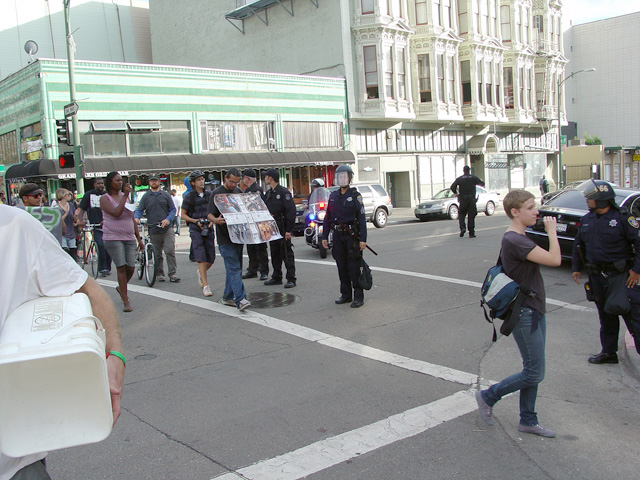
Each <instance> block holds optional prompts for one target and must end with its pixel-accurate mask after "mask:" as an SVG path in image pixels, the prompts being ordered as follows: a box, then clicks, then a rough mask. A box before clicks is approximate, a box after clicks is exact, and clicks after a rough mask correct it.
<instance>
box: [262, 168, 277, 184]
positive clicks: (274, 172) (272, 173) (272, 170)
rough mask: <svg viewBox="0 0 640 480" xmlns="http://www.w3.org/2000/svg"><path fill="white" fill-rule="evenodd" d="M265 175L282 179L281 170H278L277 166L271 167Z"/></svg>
mask: <svg viewBox="0 0 640 480" xmlns="http://www.w3.org/2000/svg"><path fill="white" fill-rule="evenodd" d="M265 175H268V176H270V177H271V178H273V179H274V180H275V181H276V182H277V181H278V180H280V172H278V170H276V169H275V168H270V169H269V170H267V171H266V172H265Z"/></svg>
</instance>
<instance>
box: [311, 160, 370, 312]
mask: <svg viewBox="0 0 640 480" xmlns="http://www.w3.org/2000/svg"><path fill="white" fill-rule="evenodd" d="M352 179H353V170H351V167H349V166H348V165H340V166H339V167H338V168H337V169H336V182H337V183H338V185H340V188H339V189H338V190H336V191H334V192H331V195H330V196H329V202H328V203H329V205H328V206H327V214H326V215H325V217H324V218H325V219H324V229H323V232H322V246H323V247H324V248H325V249H327V248H329V233H330V231H331V230H332V229H333V232H334V233H333V247H332V248H331V254H332V255H333V258H334V259H335V261H336V265H337V266H338V277H339V278H340V298H338V299H337V300H336V301H335V303H336V304H338V305H341V304H343V303H349V302H351V308H359V307H361V306H362V305H363V304H364V290H363V289H362V288H361V287H360V286H359V285H358V276H359V274H360V259H361V258H362V251H363V250H364V249H365V248H366V246H367V243H366V242H367V218H366V216H365V212H364V203H363V201H362V195H360V193H359V192H358V189H356V188H355V187H350V184H351V180H352ZM347 228H348V229H349V230H350V231H351V233H352V234H354V235H356V236H357V237H358V238H359V241H358V240H355V239H354V238H353V237H352V235H350V234H349V233H348V232H347Z"/></svg>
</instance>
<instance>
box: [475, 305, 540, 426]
mask: <svg viewBox="0 0 640 480" xmlns="http://www.w3.org/2000/svg"><path fill="white" fill-rule="evenodd" d="M534 317H537V322H535V321H534ZM535 323H537V325H535ZM532 327H535V330H533V331H531V330H532ZM546 334H547V321H546V317H545V316H544V315H543V314H541V313H539V312H537V311H536V310H533V309H531V308H526V307H523V308H521V309H520V320H519V321H518V323H517V324H516V326H515V328H514V329H513V338H514V339H515V341H516V344H517V345H518V349H519V350H520V355H521V356H522V363H523V369H522V371H521V372H520V373H515V374H513V375H511V376H509V377H507V378H505V379H504V380H502V381H501V382H500V383H496V384H495V385H492V386H491V387H489V388H488V389H487V390H483V391H482V392H481V395H482V399H483V400H484V401H485V403H486V404H487V405H489V406H490V407H492V406H493V405H495V404H496V403H497V402H498V400H500V399H501V398H502V397H504V396H505V395H508V394H510V393H512V392H515V391H517V390H520V424H521V425H527V426H531V425H537V424H538V415H537V414H536V412H535V408H536V397H537V396H538V384H539V383H540V382H541V381H542V379H543V378H544V347H545V339H546Z"/></svg>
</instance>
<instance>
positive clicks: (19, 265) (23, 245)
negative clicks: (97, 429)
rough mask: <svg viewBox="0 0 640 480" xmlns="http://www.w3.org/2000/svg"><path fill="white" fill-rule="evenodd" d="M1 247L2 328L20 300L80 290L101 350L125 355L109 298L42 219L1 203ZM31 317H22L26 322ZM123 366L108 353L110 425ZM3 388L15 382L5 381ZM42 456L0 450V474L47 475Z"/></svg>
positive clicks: (45, 478)
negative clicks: (100, 335) (102, 341)
mask: <svg viewBox="0 0 640 480" xmlns="http://www.w3.org/2000/svg"><path fill="white" fill-rule="evenodd" d="M0 250H1V251H2V252H3V274H2V275H0V328H2V326H3V324H4V322H5V320H6V318H7V317H8V315H9V314H10V313H11V312H12V311H13V310H15V309H16V308H17V307H18V306H19V305H21V304H23V303H24V302H27V301H29V300H34V299H36V298H38V297H42V296H46V297H58V296H66V295H71V294H73V293H75V292H81V293H84V294H86V295H87V296H88V297H89V300H90V302H91V308H92V309H93V312H94V315H95V316H96V317H98V319H100V321H101V322H102V325H103V326H104V328H105V331H106V351H105V354H107V352H117V353H118V354H119V355H122V358H124V354H123V352H124V351H123V349H122V340H121V337H120V325H119V323H118V314H117V313H116V310H115V307H114V305H113V302H112V301H111V299H110V298H109V296H108V295H107V293H106V292H105V291H104V290H103V289H102V287H100V285H98V283H97V282H96V281H95V280H94V279H93V278H90V277H88V276H87V274H86V273H85V272H84V271H83V270H82V268H80V267H79V266H78V265H77V264H76V263H75V262H74V261H73V260H72V259H71V258H70V257H69V255H67V254H66V253H64V252H63V251H62V249H61V248H60V245H59V244H58V242H57V241H56V239H55V238H54V237H53V236H51V235H50V234H49V233H48V232H47V230H46V229H45V228H44V227H43V226H42V224H41V223H40V222H38V221H37V220H36V219H34V218H33V217H32V216H31V215H29V214H28V213H26V212H24V211H22V210H20V209H17V208H11V207H8V206H5V205H0ZM31 321H32V319H31V318H25V322H31ZM124 371H125V368H124V361H123V360H121V358H120V357H119V356H118V355H114V354H111V355H109V356H108V357H107V372H108V376H109V387H110V393H111V405H112V410H113V421H114V424H115V422H116V421H117V419H118V417H119V416H120V399H121V395H122V384H123V380H124ZM3 388H16V387H15V386H13V387H9V386H7V385H3ZM45 396H46V395H45ZM43 398H44V397H43ZM45 456H46V452H43V453H38V454H34V455H29V456H26V457H21V458H12V457H7V456H6V455H3V454H2V453H0V478H2V479H39V480H48V479H49V480H50V477H49V475H48V474H47V473H46V471H45V467H44V462H43V459H44V457H45Z"/></svg>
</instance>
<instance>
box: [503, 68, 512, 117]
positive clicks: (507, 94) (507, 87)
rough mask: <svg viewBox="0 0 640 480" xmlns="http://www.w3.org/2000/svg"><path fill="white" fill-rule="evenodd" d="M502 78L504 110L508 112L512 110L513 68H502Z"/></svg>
mask: <svg viewBox="0 0 640 480" xmlns="http://www.w3.org/2000/svg"><path fill="white" fill-rule="evenodd" d="M502 77H503V80H504V82H503V83H504V108H506V109H507V110H510V109H513V68H512V67H504V70H503V75H502Z"/></svg>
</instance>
